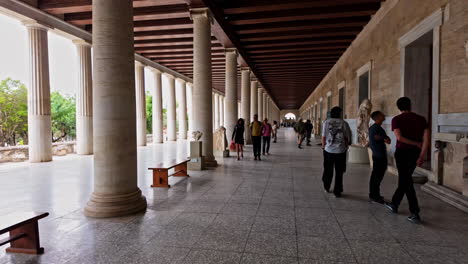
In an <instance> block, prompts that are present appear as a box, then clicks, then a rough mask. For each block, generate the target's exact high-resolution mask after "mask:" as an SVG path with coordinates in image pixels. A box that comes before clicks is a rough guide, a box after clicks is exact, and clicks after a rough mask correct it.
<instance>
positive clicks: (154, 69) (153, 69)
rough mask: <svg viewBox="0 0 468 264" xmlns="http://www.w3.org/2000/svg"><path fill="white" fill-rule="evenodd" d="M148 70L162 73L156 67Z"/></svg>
mask: <svg viewBox="0 0 468 264" xmlns="http://www.w3.org/2000/svg"><path fill="white" fill-rule="evenodd" d="M150 71H152V72H153V73H159V74H162V73H163V72H162V71H161V70H159V69H156V68H150Z"/></svg>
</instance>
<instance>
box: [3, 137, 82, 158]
mask: <svg viewBox="0 0 468 264" xmlns="http://www.w3.org/2000/svg"><path fill="white" fill-rule="evenodd" d="M70 153H76V143H75V141H70V142H58V143H53V144H52V155H54V156H65V155H67V154H70ZM28 159H29V149H28V146H27V145H24V146H13V147H0V163H2V162H21V161H26V160H28Z"/></svg>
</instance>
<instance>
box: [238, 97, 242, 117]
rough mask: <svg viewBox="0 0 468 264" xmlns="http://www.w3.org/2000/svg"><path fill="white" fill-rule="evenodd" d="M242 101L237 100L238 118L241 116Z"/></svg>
mask: <svg viewBox="0 0 468 264" xmlns="http://www.w3.org/2000/svg"><path fill="white" fill-rule="evenodd" d="M241 109H242V108H241V102H240V101H237V118H238V119H239V118H241Z"/></svg>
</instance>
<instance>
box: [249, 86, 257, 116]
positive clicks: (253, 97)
mask: <svg viewBox="0 0 468 264" xmlns="http://www.w3.org/2000/svg"><path fill="white" fill-rule="evenodd" d="M257 90H258V82H257V81H251V82H250V120H253V116H254V115H255V114H258V99H257V97H258V92H257Z"/></svg>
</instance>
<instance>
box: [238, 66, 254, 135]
mask: <svg viewBox="0 0 468 264" xmlns="http://www.w3.org/2000/svg"><path fill="white" fill-rule="evenodd" d="M241 118H242V119H244V122H245V124H250V69H249V68H242V69H241ZM246 127H247V126H246ZM244 131H245V133H244V139H245V144H252V138H251V135H250V129H245V130H244Z"/></svg>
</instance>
